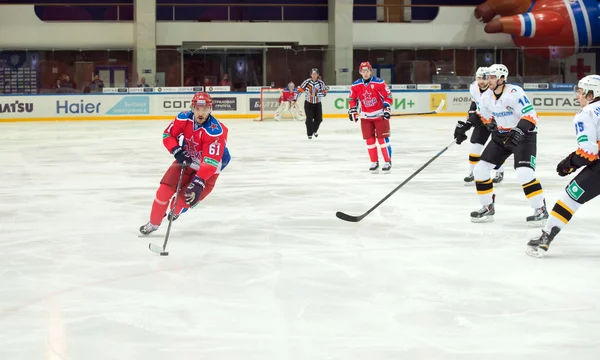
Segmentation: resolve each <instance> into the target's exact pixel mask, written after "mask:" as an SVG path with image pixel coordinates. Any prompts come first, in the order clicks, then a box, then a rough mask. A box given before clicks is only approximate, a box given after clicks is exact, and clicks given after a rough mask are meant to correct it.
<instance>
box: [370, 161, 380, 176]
mask: <svg viewBox="0 0 600 360" xmlns="http://www.w3.org/2000/svg"><path fill="white" fill-rule="evenodd" d="M369 171H370V172H371V174H377V173H378V172H379V161H376V162H373V163H371V166H370V167H369Z"/></svg>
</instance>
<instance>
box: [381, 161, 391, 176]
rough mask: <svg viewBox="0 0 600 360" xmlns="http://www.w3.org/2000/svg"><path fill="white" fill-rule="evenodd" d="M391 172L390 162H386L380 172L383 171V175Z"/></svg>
mask: <svg viewBox="0 0 600 360" xmlns="http://www.w3.org/2000/svg"><path fill="white" fill-rule="evenodd" d="M391 170H392V162H391V161H390V162H386V163H385V164H383V167H382V168H381V171H383V173H384V174H389V173H390V172H391Z"/></svg>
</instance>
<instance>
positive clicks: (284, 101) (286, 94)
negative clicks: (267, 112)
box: [275, 82, 305, 121]
mask: <svg viewBox="0 0 600 360" xmlns="http://www.w3.org/2000/svg"><path fill="white" fill-rule="evenodd" d="M297 93H298V90H296V85H294V83H293V82H290V83H289V84H288V87H287V88H285V89H283V91H282V92H281V96H280V97H279V107H278V108H277V110H275V120H277V121H279V120H281V119H282V116H283V114H284V113H285V112H286V111H289V112H290V114H292V116H293V117H294V119H296V120H303V118H304V117H305V116H304V113H303V111H302V109H301V108H300V107H299V106H298V103H296V102H295V101H294V98H295V97H296V94H297Z"/></svg>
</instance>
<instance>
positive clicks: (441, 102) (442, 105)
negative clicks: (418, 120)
mask: <svg viewBox="0 0 600 360" xmlns="http://www.w3.org/2000/svg"><path fill="white" fill-rule="evenodd" d="M445 104H446V101H445V100H444V99H442V100H440V105H439V106H438V107H437V109H435V110H433V111H430V112H421V113H402V114H391V116H415V115H435V114H439V113H440V112H442V109H443V108H444V105H445Z"/></svg>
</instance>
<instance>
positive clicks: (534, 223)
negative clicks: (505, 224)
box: [527, 219, 548, 228]
mask: <svg viewBox="0 0 600 360" xmlns="http://www.w3.org/2000/svg"><path fill="white" fill-rule="evenodd" d="M547 222H548V219H543V220H538V221H528V222H527V225H528V226H529V227H532V228H543V227H544V226H546V223H547Z"/></svg>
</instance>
